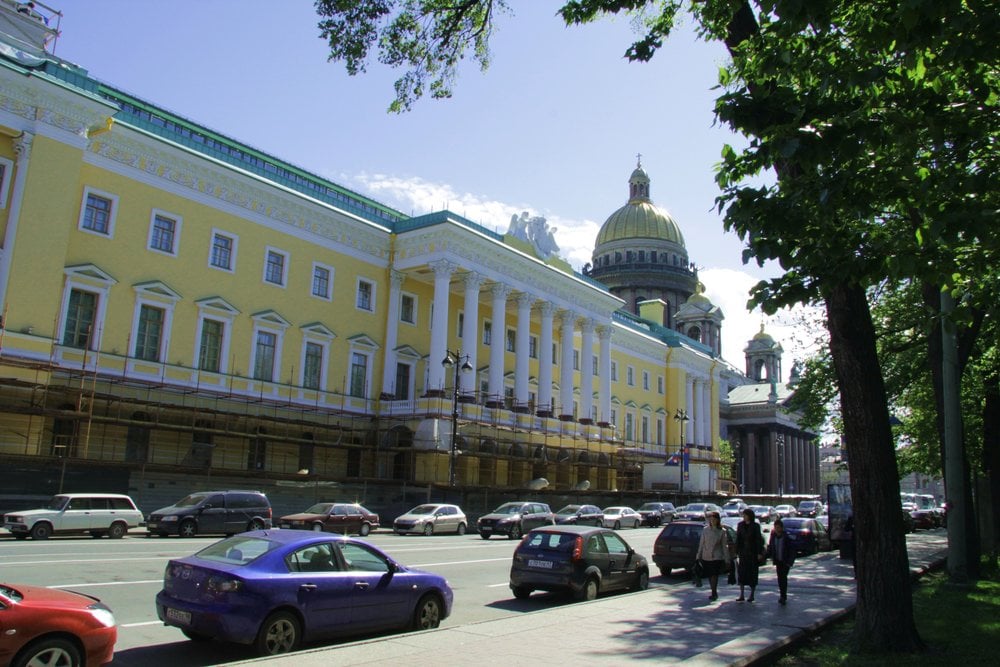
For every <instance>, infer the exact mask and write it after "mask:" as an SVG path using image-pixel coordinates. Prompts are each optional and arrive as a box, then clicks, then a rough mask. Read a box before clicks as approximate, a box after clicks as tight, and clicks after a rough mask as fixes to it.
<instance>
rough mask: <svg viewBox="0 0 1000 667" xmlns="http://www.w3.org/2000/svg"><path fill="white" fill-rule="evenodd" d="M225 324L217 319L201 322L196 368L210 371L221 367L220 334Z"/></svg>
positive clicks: (214, 371)
mask: <svg viewBox="0 0 1000 667" xmlns="http://www.w3.org/2000/svg"><path fill="white" fill-rule="evenodd" d="M224 329H225V324H223V323H222V322H220V321H218V320H210V319H204V320H202V322H201V344H200V345H199V347H198V368H200V369H201V370H203V371H209V372H210V373H218V372H219V371H220V370H221V369H222V363H221V362H222V334H223V331H224Z"/></svg>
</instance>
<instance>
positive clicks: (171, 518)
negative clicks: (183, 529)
mask: <svg viewBox="0 0 1000 667" xmlns="http://www.w3.org/2000/svg"><path fill="white" fill-rule="evenodd" d="M160 521H163V522H167V521H177V515H176V514H168V515H167V516H165V517H163V518H162V519H160Z"/></svg>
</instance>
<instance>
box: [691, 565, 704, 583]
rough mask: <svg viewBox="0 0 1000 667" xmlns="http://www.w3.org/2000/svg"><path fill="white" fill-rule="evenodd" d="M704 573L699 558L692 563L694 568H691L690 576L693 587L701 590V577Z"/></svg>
mask: <svg viewBox="0 0 1000 667" xmlns="http://www.w3.org/2000/svg"><path fill="white" fill-rule="evenodd" d="M704 573H705V566H704V565H703V564H702V562H701V559H700V558H699V559H698V560H696V561H695V562H694V567H692V568H691V574H692V576H694V585H695V586H697V587H698V588H701V577H702V575H703V574H704Z"/></svg>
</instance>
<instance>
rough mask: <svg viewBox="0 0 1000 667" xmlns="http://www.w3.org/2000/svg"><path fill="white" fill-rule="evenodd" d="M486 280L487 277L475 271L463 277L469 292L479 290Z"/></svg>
mask: <svg viewBox="0 0 1000 667" xmlns="http://www.w3.org/2000/svg"><path fill="white" fill-rule="evenodd" d="M485 280H486V276H484V275H483V274H481V273H476V272H475V271H469V272H468V273H466V274H465V275H464V276H462V282H463V283H465V289H467V290H478V289H479V288H480V286H482V284H483V282H484V281H485Z"/></svg>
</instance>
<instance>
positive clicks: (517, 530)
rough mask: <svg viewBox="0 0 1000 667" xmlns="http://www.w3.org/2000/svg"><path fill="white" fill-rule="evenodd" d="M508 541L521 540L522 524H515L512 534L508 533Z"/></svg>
mask: <svg viewBox="0 0 1000 667" xmlns="http://www.w3.org/2000/svg"><path fill="white" fill-rule="evenodd" d="M507 539H509V540H519V539H521V524H519V523H515V524H514V525H513V526H511V527H510V532H509V533H507Z"/></svg>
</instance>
